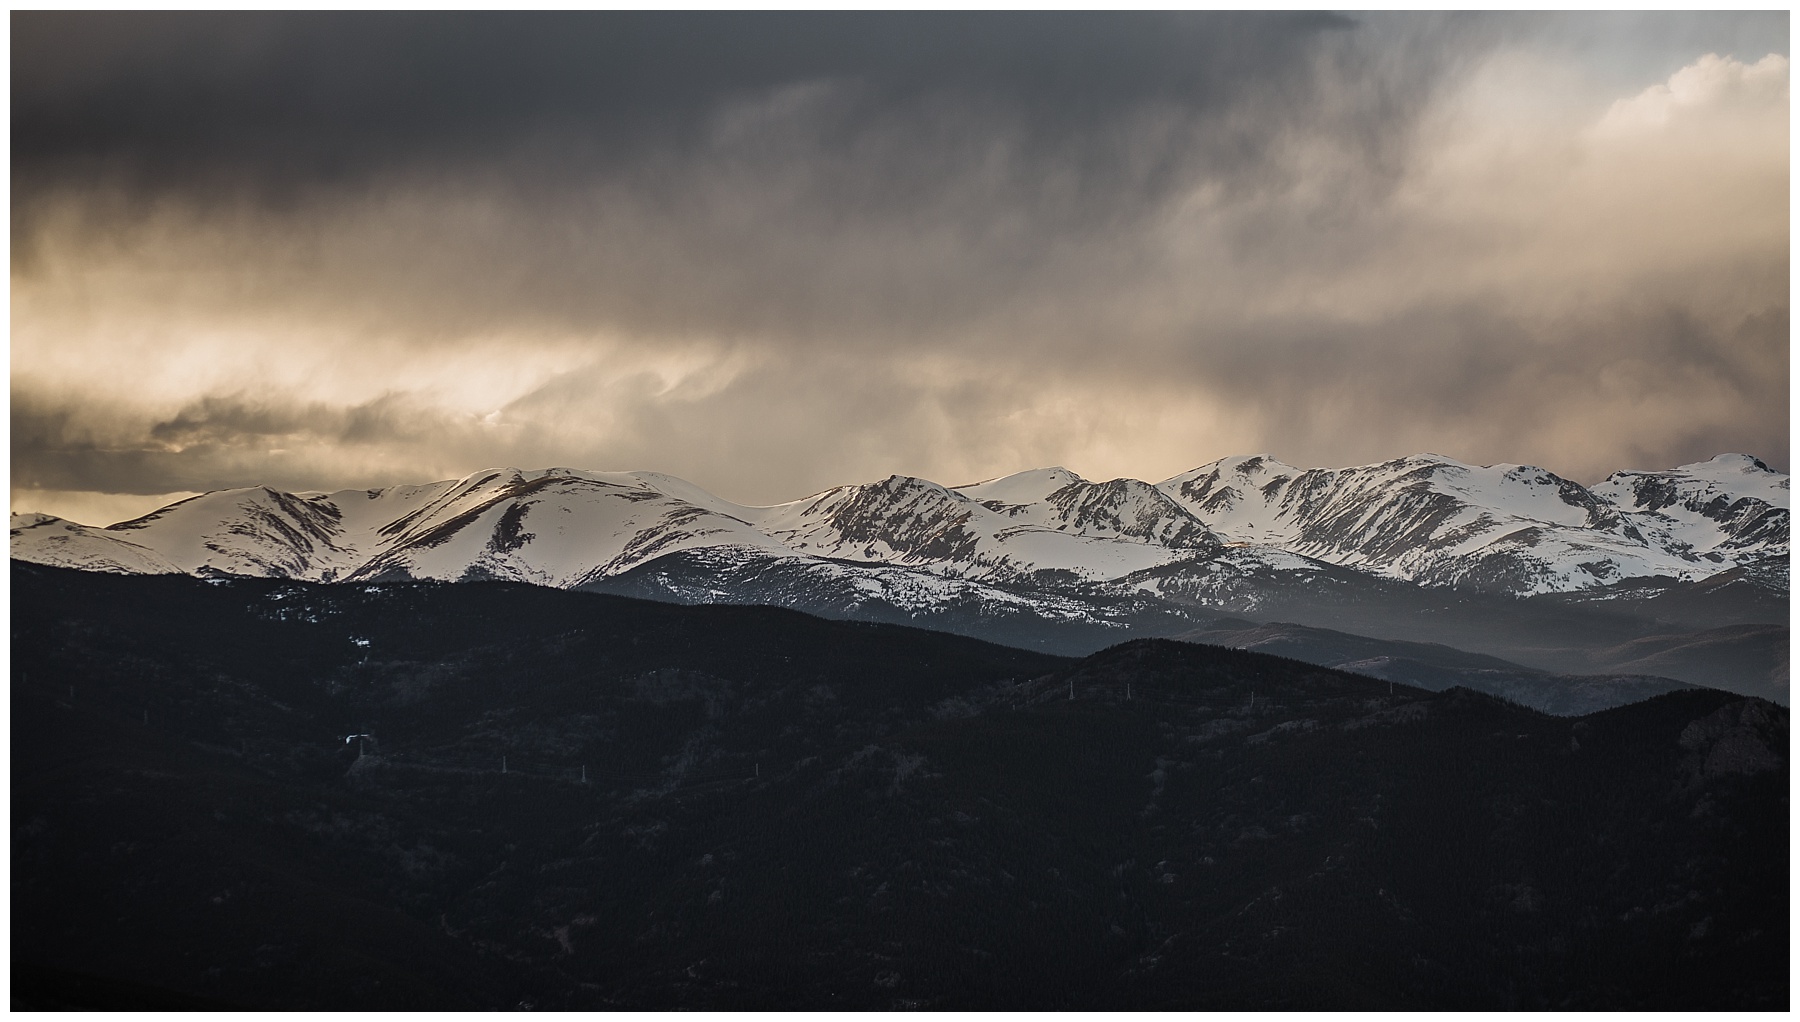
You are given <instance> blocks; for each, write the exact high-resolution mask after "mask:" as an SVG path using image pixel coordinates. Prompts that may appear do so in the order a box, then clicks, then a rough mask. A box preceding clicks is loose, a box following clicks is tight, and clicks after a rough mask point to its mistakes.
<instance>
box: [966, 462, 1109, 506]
mask: <svg viewBox="0 0 1800 1022" xmlns="http://www.w3.org/2000/svg"><path fill="white" fill-rule="evenodd" d="M1080 482H1086V480H1085V479H1082V478H1081V477H1080V476H1078V475H1076V474H1075V473H1073V472H1071V471H1069V470H1068V469H1066V468H1063V467H1062V466H1061V465H1054V466H1052V467H1050V468H1034V469H1031V470H1029V471H1026V472H1014V473H1013V474H1012V475H1009V476H1000V477H998V478H995V479H988V480H984V481H982V482H979V483H967V484H964V485H962V486H957V487H953V489H955V491H956V492H957V493H960V494H962V495H963V496H965V497H972V498H974V499H975V500H979V501H981V502H982V503H983V504H990V503H997V504H1011V505H1015V506H1019V505H1025V504H1036V503H1038V502H1039V501H1042V500H1044V499H1046V498H1047V497H1049V496H1050V495H1051V494H1052V493H1055V492H1056V491H1057V490H1060V489H1062V488H1063V487H1065V486H1068V485H1069V484H1071V483H1080Z"/></svg>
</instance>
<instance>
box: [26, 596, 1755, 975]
mask: <svg viewBox="0 0 1800 1022" xmlns="http://www.w3.org/2000/svg"><path fill="white" fill-rule="evenodd" d="M12 582H13V592H12V596H13V604H12V606H13V616H12V653H13V686H12V729H13V730H12V770H13V788H12V805H13V808H12V813H13V817H12V824H13V845H12V906H13V909H12V911H13V919H12V936H13V961H12V969H13V1003H14V1006H15V1007H52V1008H54V1007H133V1006H135V1007H204V1006H216V1005H235V1006H243V1007H254V1008H403V1007H410V1008H454V1007H463V1008H506V1007H516V1006H533V1007H538V1008H676V1007H685V1008H738V1007H742V1008H825V1007H844V1008H889V1007H931V1008H984V1007H992V1008H998V1007H1023V1008H1134V1007H1135V1008H1174V1007H1194V1008H1227V1007H1246V1008H1258V1007H1269V1008H1274V1007H1288V1008H1304V1007H1325V1008H1331V1007H1335V1008H1426V1007H1448V1008H1476V1007H1485V1008H1532V1007H1571V1008H1597V1007H1616V1008H1681V1007H1686V1008H1698V1007H1717V1008H1729V1007H1761V1008H1784V1007H1786V1005H1787V1003H1788V976H1787V960H1788V939H1789V938H1788V925H1787V920H1788V908H1787V906H1788V872H1787V860H1788V838H1787V834H1788V812H1789V809H1788V799H1787V792H1788V787H1787V777H1788V765H1787V756H1788V717H1787V710H1786V709H1784V708H1781V707H1778V706H1775V705H1773V704H1770V703H1767V702H1763V701H1760V700H1754V699H1744V698H1740V697H1737V696H1733V695H1730V694H1727V693H1722V692H1716V691H1708V690H1693V691H1684V692H1676V693H1671V694H1669V695H1665V696H1661V697H1658V698H1656V699H1652V700H1649V701H1647V702H1643V703H1639V704H1636V705H1632V706H1627V707H1622V708H1619V709H1615V710H1610V711H1607V712H1604V713H1599V714H1593V715H1590V716H1587V717H1583V718H1579V719H1573V720H1571V719H1567V718H1553V717H1548V716H1545V715H1542V714H1539V713H1537V712H1534V711H1531V710H1527V709H1524V708H1521V707H1518V706H1515V705H1512V704H1509V703H1505V702H1502V701H1500V700H1497V699H1494V698H1492V697H1489V696H1484V695H1479V694H1476V693H1473V692H1470V691H1467V690H1464V689H1452V690H1450V691H1447V692H1441V693H1429V692H1425V691H1422V690H1417V689H1411V688H1407V687H1405V686H1403V685H1392V686H1391V685H1389V684H1388V683H1385V682H1381V681H1376V680H1372V679H1369V678H1365V677H1359V676H1356V675H1350V674H1344V673H1339V672H1335V671H1332V670H1328V669H1324V668H1319V667H1314V666H1309V665H1306V664H1302V663H1298V662H1295V661H1291V660H1284V659H1279V658H1275V657H1269V656H1263V655H1259V654H1255V653H1249V652H1242V651H1234V650H1224V649H1218V648H1213V647H1207V646H1196V645H1189V644H1184V643H1174V642H1163V641H1154V640H1151V641H1139V642H1133V643H1128V644H1126V645H1123V646H1118V647H1114V648H1112V649H1109V650H1105V651H1102V652H1100V653H1097V654H1095V655H1093V656H1090V657H1088V658H1086V659H1083V660H1070V659H1062V658H1056V657H1050V656H1044V655H1039V654H1034V653H1029V652H1024V651H1020V650H1016V649H1010V648H1004V647H999V646H992V645H987V644H983V643H980V642H977V641H974V640H970V639H964V638H958V637H955V636H950V635H945V634H940V633H933V632H925V631H920V630H916V629H910V628H903V627H897V626H882V625H869V624H857V623H851V622H841V621H825V620H820V619H817V618H811V617H807V616H805V615H801V614H798V613H794V612H789V611H781V610H775V609H770V608H759V607H727V606H697V607H684V606H674V605H668V604H656V603H648V602H640V601H635V600H629V599H624V598H619V597H607V596H599V595H592V594H584V593H571V592H561V591H556V590H551V589H542V588H533V587H528V586H517V585H502V584H460V585H441V584H428V583H408V584H401V585H391V586H353V585H335V586H320V585H311V584H305V583H294V582H281V581H274V580H231V581H216V582H208V581H203V580H200V579H195V578H191V577H186V576H135V577H130V576H126V577H120V576H107V575H99V574H88V573H81V572H74V571H64V570H59V569H53V568H43V567H37V566H31V565H21V564H18V563H16V562H15V565H14V568H13V579H12ZM356 735H363V736H367V737H362V738H357V737H348V736H356ZM347 737H348V740H346V739H347Z"/></svg>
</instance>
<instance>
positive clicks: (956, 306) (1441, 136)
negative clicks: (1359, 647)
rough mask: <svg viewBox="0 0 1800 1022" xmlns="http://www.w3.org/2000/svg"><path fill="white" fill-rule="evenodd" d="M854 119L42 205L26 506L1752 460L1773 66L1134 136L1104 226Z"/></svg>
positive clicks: (1478, 93)
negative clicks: (530, 171) (276, 189)
mask: <svg viewBox="0 0 1800 1022" xmlns="http://www.w3.org/2000/svg"><path fill="white" fill-rule="evenodd" d="M1332 45H1337V44H1336V43H1333V44H1332ZM1346 45H1347V44H1346ZM1320 60H1321V61H1322V63H1319V65H1318V66H1319V67H1323V68H1325V70H1323V71H1321V70H1317V68H1315V69H1314V71H1313V72H1311V73H1313V74H1315V75H1320V76H1324V77H1322V78H1320V81H1323V82H1324V83H1325V84H1326V85H1332V83H1333V81H1334V79H1331V78H1330V75H1331V74H1337V73H1345V74H1348V73H1350V72H1342V71H1341V69H1340V71H1333V70H1331V69H1332V68H1334V67H1336V66H1337V65H1336V64H1332V63H1331V62H1330V61H1325V60H1324V58H1320ZM1340 63H1342V62H1340ZM1359 73H1360V72H1359ZM1359 81H1360V79H1355V80H1349V83H1348V84H1343V85H1342V87H1339V86H1336V85H1333V89H1334V90H1335V91H1332V93H1331V94H1332V95H1334V96H1340V98H1339V99H1337V100H1334V102H1339V103H1342V104H1343V105H1344V107H1345V109H1344V111H1340V115H1341V116H1342V117H1349V116H1352V115H1359V113H1358V112H1359V111H1360V110H1361V109H1362V107H1359V106H1358V104H1359V103H1363V100H1362V99H1359V98H1358V94H1357V93H1356V92H1355V89H1354V86H1355V85H1356V83H1357V82H1359ZM1321 87H1323V86H1321ZM859 88H860V87H859V86H857V85H856V84H855V83H854V82H849V81H846V80H841V79H830V78H825V79H809V80H807V81H805V82H801V83H798V84H787V85H782V86H779V87H776V88H772V89H768V90H765V91H762V92H756V91H754V90H750V91H741V92H738V93H734V94H732V96H731V98H730V99H729V101H727V102H722V103H721V104H720V105H719V106H718V107H717V108H716V109H715V110H714V111H713V112H712V113H711V114H710V115H709V118H710V119H709V120H707V121H706V122H705V123H706V125H707V127H706V130H705V131H704V132H702V133H701V134H700V135H699V136H697V138H698V139H699V141H696V142H694V143H693V144H694V145H696V146H698V147H699V149H698V150H697V152H694V153H688V154H687V156H686V158H683V159H679V160H677V159H674V158H673V157H669V158H664V157H656V158H654V159H652V158H648V157H646V158H645V159H644V161H643V162H642V163H641V164H639V165H633V166H631V167H627V168H626V169H624V170H620V169H617V168H611V169H609V168H608V167H601V169H598V170H594V171H592V172H591V173H583V174H571V175H567V176H564V177H561V178H554V179H544V180H537V179H531V180H529V181H526V180H524V179H521V178H519V177H517V176H516V175H515V174H514V173H513V171H512V170H510V169H509V168H510V167H512V165H511V164H508V163H506V162H505V161H504V160H501V161H500V162H497V163H494V164H491V165H486V166H481V167H477V168H475V169H474V170H470V171H467V172H462V171H455V169H454V168H449V169H446V170H445V171H443V172H442V173H439V174H420V173H412V172H409V173H393V174H390V175H387V176H383V177H379V178H377V179H375V180H374V181H373V182H372V183H370V184H368V185H367V186H365V187H360V188H355V189H350V188H329V187H318V188H313V189H310V190H304V191H301V192H299V193H298V194H297V196H296V197H294V198H292V199H291V200H289V201H288V202H286V203H285V204H273V205H271V204H269V203H265V202H261V201H258V200H256V199H254V198H253V197H248V196H233V195H231V194H225V195H209V196H206V197H204V198H195V197H194V196H191V195H187V196H184V195H182V194H179V193H170V194H166V195H162V196H160V197H158V198H156V199H154V201H143V200H141V199H138V198H135V197H134V196H133V194H132V193H131V191H130V189H129V188H126V187H124V186H116V185H95V186H92V187H87V186H79V187H78V186H69V187H56V188H47V189H40V190H39V191H37V192H34V193H33V194H32V195H31V197H30V199H29V207H28V208H25V209H23V210H22V212H23V213H25V214H28V215H26V216H24V217H23V218H22V219H21V216H20V214H21V210H20V209H15V221H16V222H17V223H20V224H23V225H24V226H23V228H22V230H23V231H24V234H23V236H20V235H18V234H17V233H16V234H15V237H16V238H18V239H19V240H18V242H17V243H16V246H15V258H14V265H13V279H12V303H13V304H12V337H13V363H12V365H13V378H12V379H13V384H12V388H13V389H12V394H13V403H14V416H13V419H14V466H15V467H14V477H13V507H14V509H15V510H49V511H53V512H57V513H62V512H64V511H66V512H68V513H69V514H70V515H71V516H73V517H76V518H78V519H81V518H84V517H86V518H87V519H89V520H98V519H95V518H94V516H100V517H101V518H105V517H107V516H111V515H117V516H118V517H127V516H128V514H129V513H130V512H134V511H136V510H142V509H144V508H142V507H141V506H140V505H141V502H142V501H143V500H160V499H161V497H160V496H157V497H151V496H148V495H151V494H157V495H161V494H168V493H172V492H180V493H185V492H192V491H195V490H201V489H206V488H210V487H214V486H227V485H246V484H252V483H268V484H270V485H277V486H285V487H289V488H293V489H332V488H339V487H352V486H371V485H380V484H386V483H396V482H419V481H425V480H429V479H435V478H445V477H450V476H457V475H462V474H465V473H467V472H470V471H474V470H476V469H479V468H482V467H488V466H494V465H503V464H514V465H519V466H521V467H544V466H549V465H572V466H577V467H583V468H593V469H627V468H653V469H657V470H660V471H666V472H669V473H672V474H675V475H679V476H683V477H685V478H688V479H690V480H691V481H693V482H695V483H697V484H699V485H701V486H703V487H706V488H708V489H712V490H715V491H716V492H719V493H720V494H721V495H722V496H726V497H729V498H731V499H734V500H740V501H746V502H753V503H767V502H774V501H779V500H785V499H792V498H794V497H798V496H801V495H803V494H805V493H809V492H813V491H816V490H818V489H820V488H822V487H824V486H828V485H832V484H836V483H841V482H849V481H857V480H864V479H870V478H879V477H881V476H883V475H886V474H888V473H890V472H905V473H910V474H917V475H923V476H927V477H930V478H934V479H937V480H939V481H942V482H946V483H952V484H954V483H961V482H968V481H972V480H974V479H977V478H982V477H987V476H993V475H998V474H1002V473H1005V472H1010V471H1016V470H1021V469H1025V468H1030V467H1035V466H1039V465H1045V464H1052V463H1060V464H1064V465H1066V466H1067V467H1069V468H1071V469H1073V470H1075V471H1077V472H1079V473H1081V474H1083V475H1086V476H1089V477H1090V478H1109V477H1113V476H1120V475H1129V476H1135V477H1138V478H1145V479H1151V480H1155V479H1159V478H1163V477H1166V476H1168V475H1171V474H1173V473H1175V472H1178V471H1181V470H1183V469H1186V468H1189V467H1192V466H1193V465H1196V464H1199V463H1203V462H1205V461H1208V460H1211V459H1213V458H1216V457H1220V456H1223V455H1226V454H1231V453H1249V452H1253V451H1268V452H1269V453H1273V454H1275V455H1276V456H1278V457H1280V458H1282V459H1283V460H1286V461H1290V462H1293V463H1296V464H1315V465H1328V464H1352V463H1359V462H1367V461H1373V460H1380V459H1385V458H1388V457H1394V456H1398V455H1401V454H1406V453H1413V452H1416V451H1422V450H1431V451H1436V452H1439V453H1443V454H1448V455H1451V456H1454V457H1459V458H1463V459H1466V460H1470V461H1481V462H1497V461H1513V462H1517V461H1537V462H1539V463H1541V464H1544V465H1545V466H1546V467H1549V468H1551V469H1553V470H1555V471H1558V472H1562V473H1564V474H1569V475H1574V476H1577V477H1587V478H1592V477H1594V476H1597V475H1599V474H1604V473H1605V472H1606V471H1610V470H1613V469H1619V468H1627V467H1646V468H1649V467H1658V466H1665V465H1669V464H1673V463H1675V462H1676V461H1677V460H1683V459H1685V460H1693V459H1695V458H1703V457H1709V456H1711V455H1712V454H1716V453H1720V452H1721V451H1722V450H1725V449H1728V448H1729V449H1742V450H1747V452H1748V453H1753V454H1756V455H1758V456H1760V457H1763V458H1764V459H1765V460H1769V461H1771V462H1773V463H1775V464H1777V465H1779V466H1781V467H1784V468H1785V464H1786V456H1787V450H1786V409H1787V390H1786V377H1787V340H1786V339H1787V315H1788V309H1787V294H1786V290H1787V246H1788V236H1787V222H1788V219H1787V180H1788V155H1787V152H1788V137H1787V119H1788V64H1787V60H1786V58H1785V57H1782V56H1780V55H1778V54H1769V55H1767V56H1761V55H1758V56H1756V57H1755V58H1754V59H1738V58H1734V57H1728V56H1720V55H1716V54H1706V55H1701V56H1698V57H1697V58H1696V59H1694V60H1692V61H1691V62H1690V63H1689V64H1688V65H1687V66H1685V67H1682V68H1680V69H1679V70H1677V71H1675V72H1674V73H1673V74H1670V75H1668V76H1667V77H1666V78H1664V79H1663V80H1661V81H1655V80H1652V81H1640V82H1638V83H1637V84H1636V85H1634V86H1633V87H1632V88H1630V89H1627V90H1623V91H1619V90H1615V91H1612V92H1607V91H1605V90H1604V89H1601V88H1599V87H1597V86H1596V85H1594V84H1593V83H1591V82H1589V81H1588V80H1587V79H1586V78H1585V77H1584V76H1583V73H1582V69H1581V68H1580V66H1578V65H1574V64H1571V63H1569V61H1568V60H1567V58H1566V57H1558V56H1556V55H1555V54H1549V55H1545V54H1540V53H1535V52H1532V51H1530V50H1529V49H1521V48H1517V47H1514V48H1505V47H1500V48H1493V49H1490V50H1488V51H1485V52H1483V53H1482V54H1480V55H1479V58H1478V59H1473V60H1471V61H1470V63H1469V64H1468V66H1467V67H1466V68H1464V70H1463V71H1462V72H1461V73H1459V74H1457V75H1452V76H1446V77H1444V78H1442V80H1441V81H1438V82H1437V83H1436V84H1435V85H1434V86H1433V88H1432V91H1430V92H1429V94H1428V95H1427V97H1426V99H1425V100H1424V101H1422V102H1421V103H1419V104H1418V105H1417V108H1416V109H1414V110H1412V111H1411V112H1410V113H1408V114H1406V116H1405V118H1404V124H1403V126H1402V128H1403V130H1402V129H1396V130H1394V131H1393V132H1391V133H1390V134H1389V135H1384V136H1382V137H1383V138H1385V139H1387V141H1384V142H1382V143H1381V148H1379V150H1378V151H1375V152H1373V153H1372V152H1370V151H1367V150H1366V149H1365V148H1362V147H1361V143H1360V142H1359V141H1358V139H1359V138H1360V137H1361V136H1353V135H1334V134H1330V133H1329V132H1328V131H1326V130H1324V129H1321V128H1315V127H1310V126H1309V124H1310V122H1307V123H1300V124H1298V125H1297V126H1296V125H1289V126H1288V127H1285V128H1282V129H1281V130H1280V131H1278V132H1274V133H1273V134H1272V135H1271V136H1270V137H1269V138H1268V139H1266V140H1264V141H1263V142H1262V143H1259V145H1260V146H1261V148H1259V149H1258V150H1257V151H1258V153H1259V154H1260V155H1259V157H1258V158H1259V159H1260V160H1262V161H1263V162H1261V163H1259V164H1257V165H1256V166H1255V167H1254V168H1250V169H1243V168H1237V167H1235V166H1233V165H1232V164H1230V162H1229V161H1228V160H1227V159H1226V157H1225V156H1221V155H1219V153H1218V152H1215V151H1214V147H1216V146H1217V145H1218V144H1219V143H1218V139H1219V138H1220V137H1222V135H1224V134H1228V133H1229V131H1231V130H1238V129H1237V127H1236V124H1237V122H1234V121H1231V120H1229V119H1226V120H1215V121H1208V122H1206V130H1204V131H1202V130H1199V129H1198V128H1195V127H1193V126H1192V125H1188V124H1186V122H1184V121H1183V120H1182V114H1181V111H1180V110H1179V109H1178V108H1174V107H1168V106H1166V105H1165V106H1157V105H1156V104H1147V105H1145V106H1143V107H1142V108H1141V109H1138V110H1136V111H1135V112H1134V113H1133V114H1132V115H1131V116H1130V117H1122V118H1120V119H1119V122H1118V125H1117V126H1115V127H1114V128H1113V129H1110V130H1116V131H1117V132H1118V133H1119V135H1118V138H1117V142H1118V145H1117V147H1116V148H1117V150H1118V152H1119V153H1120V154H1121V155H1119V156H1118V160H1119V161H1122V162H1121V164H1120V166H1112V165H1107V166H1105V167H1103V168H1102V169H1103V170H1104V171H1105V173H1107V174H1114V175H1123V176H1122V177H1120V180H1125V181H1131V180H1136V179H1137V178H1134V177H1133V175H1144V174H1152V173H1160V174H1163V175H1164V176H1167V177H1170V178H1171V179H1172V180H1176V181H1178V183H1179V187H1167V188H1165V189H1163V190H1162V191H1160V192H1156V191H1145V192H1144V197H1143V199H1142V201H1129V202H1128V201H1127V199H1128V198H1130V197H1129V196H1127V197H1126V198H1120V197H1119V196H1117V195H1110V194H1109V195H1107V196H1105V197H1104V201H1106V202H1110V203H1113V205H1109V206H1106V207H1105V210H1106V212H1105V215H1090V213H1089V212H1088V211H1087V207H1086V206H1084V205H1083V203H1086V202H1089V201H1090V200H1091V196H1090V192H1091V191H1092V186H1091V185H1090V184H1087V183H1084V178H1083V176H1082V174H1083V173H1088V174H1090V175H1092V174H1097V173H1099V171H1093V170H1091V169H1090V170H1088V171H1084V172H1077V170H1076V169H1074V165H1073V164H1071V165H1070V167H1067V168H1062V167H1060V165H1056V164H1055V163H1054V161H1051V162H1050V163H1049V164H1047V165H1046V166H1047V169H1044V170H1042V171H1041V172H1040V171H1039V170H1038V169H1037V165H1036V164H1034V163H1033V162H1032V161H1031V160H1028V159H1027V158H1026V157H1027V156H1028V155H1029V154H1030V151H1031V150H1030V149H1029V146H1030V145H1033V144H1036V143H1032V142H1031V141H1030V140H1029V138H1028V132H1027V131H1026V129H1025V128H1020V127H1018V126H1017V125H1013V124H1011V122H1007V121H1005V120H1004V119H1003V118H1002V119H1000V120H997V121H993V122H992V123H990V122H989V121H985V120H983V119H982V118H984V117H987V116H988V113H987V112H986V111H985V110H984V109H982V108H980V107H978V106H971V107H968V108H967V109H961V110H950V109H949V108H946V107H944V106H942V105H937V106H933V105H931V103H936V102H938V101H937V100H931V101H930V102H927V103H926V105H925V106H923V107H920V108H919V110H912V109H911V108H903V109H900V110H899V112H898V113H896V112H893V111H888V112H886V113H885V114H884V115H883V117H885V119H883V117H875V116H862V115H860V114H858V115H857V116H856V117H854V118H853V117H851V115H852V114H856V112H857V111H858V110H859V109H860V108H858V107H857V106H856V103H858V102H862V101H863V100H862V99H859V97H862V96H863V92H859V91H858V90H859ZM1346 90H1348V95H1347V97H1344V96H1343V95H1342V94H1344V93H1345V92H1346ZM1377 98H1379V97H1377ZM1369 102H1374V101H1373V100H1370V101H1369ZM1364 105H1367V104H1364ZM1247 109H1252V110H1254V109H1257V108H1255V107H1249V108H1247ZM921 110H922V111H923V112H920V111H921ZM834 119H835V120H834ZM1246 123H1248V122H1246ZM846 125H849V126H846ZM927 126H928V127H929V129H930V130H931V131H934V132H936V135H935V136H931V135H926V136H921V134H920V132H921V131H922V130H925V128H926V127H927ZM834 131H835V132H837V133H838V134H835V135H834V134H833V132H834ZM933 146H936V147H937V148H936V149H932V147H933ZM906 160H913V161H915V163H916V164H917V165H916V166H913V167H912V169H911V170H910V171H909V173H911V174H912V175H913V176H912V177H911V178H901V177H896V176H894V175H895V172H893V170H892V168H893V166H894V165H895V164H896V163H897V162H904V161H906ZM1159 161H1160V162H1159ZM1164 164H1166V165H1167V168H1168V169H1166V170H1157V169H1156V168H1157V167H1160V166H1162V165H1164ZM1146 168H1149V169H1146ZM884 175H886V176H884ZM1096 180H1103V179H1099V178H1097V179H1096ZM1158 180H1160V178H1159V179H1158ZM1022 182H1023V183H1024V184H1023V185H1022ZM875 183H879V184H880V185H881V187H880V188H879V189H877V188H876V187H875ZM1025 185H1029V187H1025ZM909 189H910V190H909ZM1084 189H1086V190H1084ZM126 494H142V495H146V496H143V497H130V496H124V495H126ZM121 509H124V510H123V511H122V510H121Z"/></svg>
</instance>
